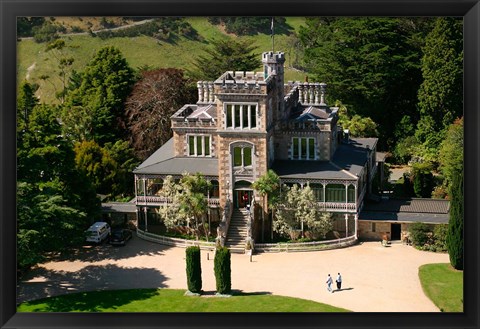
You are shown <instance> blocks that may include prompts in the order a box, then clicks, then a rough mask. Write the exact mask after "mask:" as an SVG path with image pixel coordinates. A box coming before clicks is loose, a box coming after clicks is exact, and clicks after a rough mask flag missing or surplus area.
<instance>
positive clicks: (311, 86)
mask: <svg viewBox="0 0 480 329" xmlns="http://www.w3.org/2000/svg"><path fill="white" fill-rule="evenodd" d="M314 87H315V86H314V84H313V83H312V84H310V83H309V86H308V90H309V94H310V104H314V103H315V89H314Z"/></svg>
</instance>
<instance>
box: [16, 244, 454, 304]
mask: <svg viewBox="0 0 480 329" xmlns="http://www.w3.org/2000/svg"><path fill="white" fill-rule="evenodd" d="M448 262H449V259H448V255H447V254H439V253H431V252H423V251H418V250H416V249H414V248H413V247H411V246H406V245H402V244H392V245H391V246H389V247H382V246H381V244H380V242H365V243H361V244H358V245H356V246H352V247H349V248H345V249H338V250H327V251H315V252H302V253H262V254H258V255H253V257H252V262H250V258H249V256H247V255H243V254H232V289H234V290H241V291H244V292H264V293H271V294H274V295H284V296H292V297H299V298H304V299H310V300H314V301H318V302H323V303H327V304H330V305H333V306H338V307H343V308H346V309H349V310H352V311H355V312H438V311H439V310H438V308H437V307H436V306H435V305H434V304H433V303H432V302H431V301H430V300H429V299H428V298H427V297H426V296H425V294H424V293H423V291H422V288H421V285H420V281H419V278H418V268H419V266H421V265H422V264H429V263H448ZM337 272H341V274H342V277H343V284H342V290H341V291H335V292H334V293H329V292H327V289H326V284H325V280H326V276H327V274H328V273H330V274H331V275H332V276H333V278H335V277H336V275H337ZM202 281H203V290H204V291H206V292H214V291H215V277H214V272H213V253H212V252H206V251H202ZM152 287H158V288H175V289H186V274H185V249H183V248H175V247H167V246H162V245H159V244H156V243H152V242H148V241H144V240H141V239H139V238H138V237H136V236H134V237H133V239H132V240H131V241H129V242H128V243H127V245H126V246H125V247H112V246H110V245H107V244H103V245H100V246H85V247H83V248H81V249H79V250H74V251H72V252H71V254H69V255H65V256H62V255H60V256H57V257H54V258H52V259H51V260H50V261H49V262H46V263H44V264H41V265H39V266H38V267H37V268H35V269H34V270H32V271H31V272H30V273H28V275H26V276H25V277H24V278H22V281H21V282H19V284H18V289H17V290H18V302H19V303H20V302H23V301H26V300H33V299H38V298H42V297H48V296H54V295H60V294H65V293H70V292H78V291H89V290H103V289H126V288H152Z"/></svg>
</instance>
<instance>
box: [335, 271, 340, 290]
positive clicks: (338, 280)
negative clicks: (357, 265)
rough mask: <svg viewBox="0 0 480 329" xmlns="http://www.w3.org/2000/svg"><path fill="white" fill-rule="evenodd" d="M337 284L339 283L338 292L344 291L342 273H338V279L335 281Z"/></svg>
mask: <svg viewBox="0 0 480 329" xmlns="http://www.w3.org/2000/svg"><path fill="white" fill-rule="evenodd" d="M335 282H337V290H341V289H342V276H341V275H340V273H338V275H337V279H336V280H335Z"/></svg>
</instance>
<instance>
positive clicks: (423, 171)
mask: <svg viewBox="0 0 480 329" xmlns="http://www.w3.org/2000/svg"><path fill="white" fill-rule="evenodd" d="M412 176H413V191H414V192H415V196H417V197H419V198H430V197H431V196H432V190H433V187H434V185H435V182H434V179H433V174H432V166H431V164H430V163H416V164H414V165H413V168H412Z"/></svg>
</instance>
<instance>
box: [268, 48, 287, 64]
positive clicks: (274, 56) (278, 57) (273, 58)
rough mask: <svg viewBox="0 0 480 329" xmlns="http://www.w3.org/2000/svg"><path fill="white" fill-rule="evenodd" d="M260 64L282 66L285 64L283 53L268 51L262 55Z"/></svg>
mask: <svg viewBox="0 0 480 329" xmlns="http://www.w3.org/2000/svg"><path fill="white" fill-rule="evenodd" d="M262 62H263V63H268V64H272V63H278V64H282V63H284V62H285V53H283V52H277V53H274V52H273V51H268V52H265V53H263V54H262Z"/></svg>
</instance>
